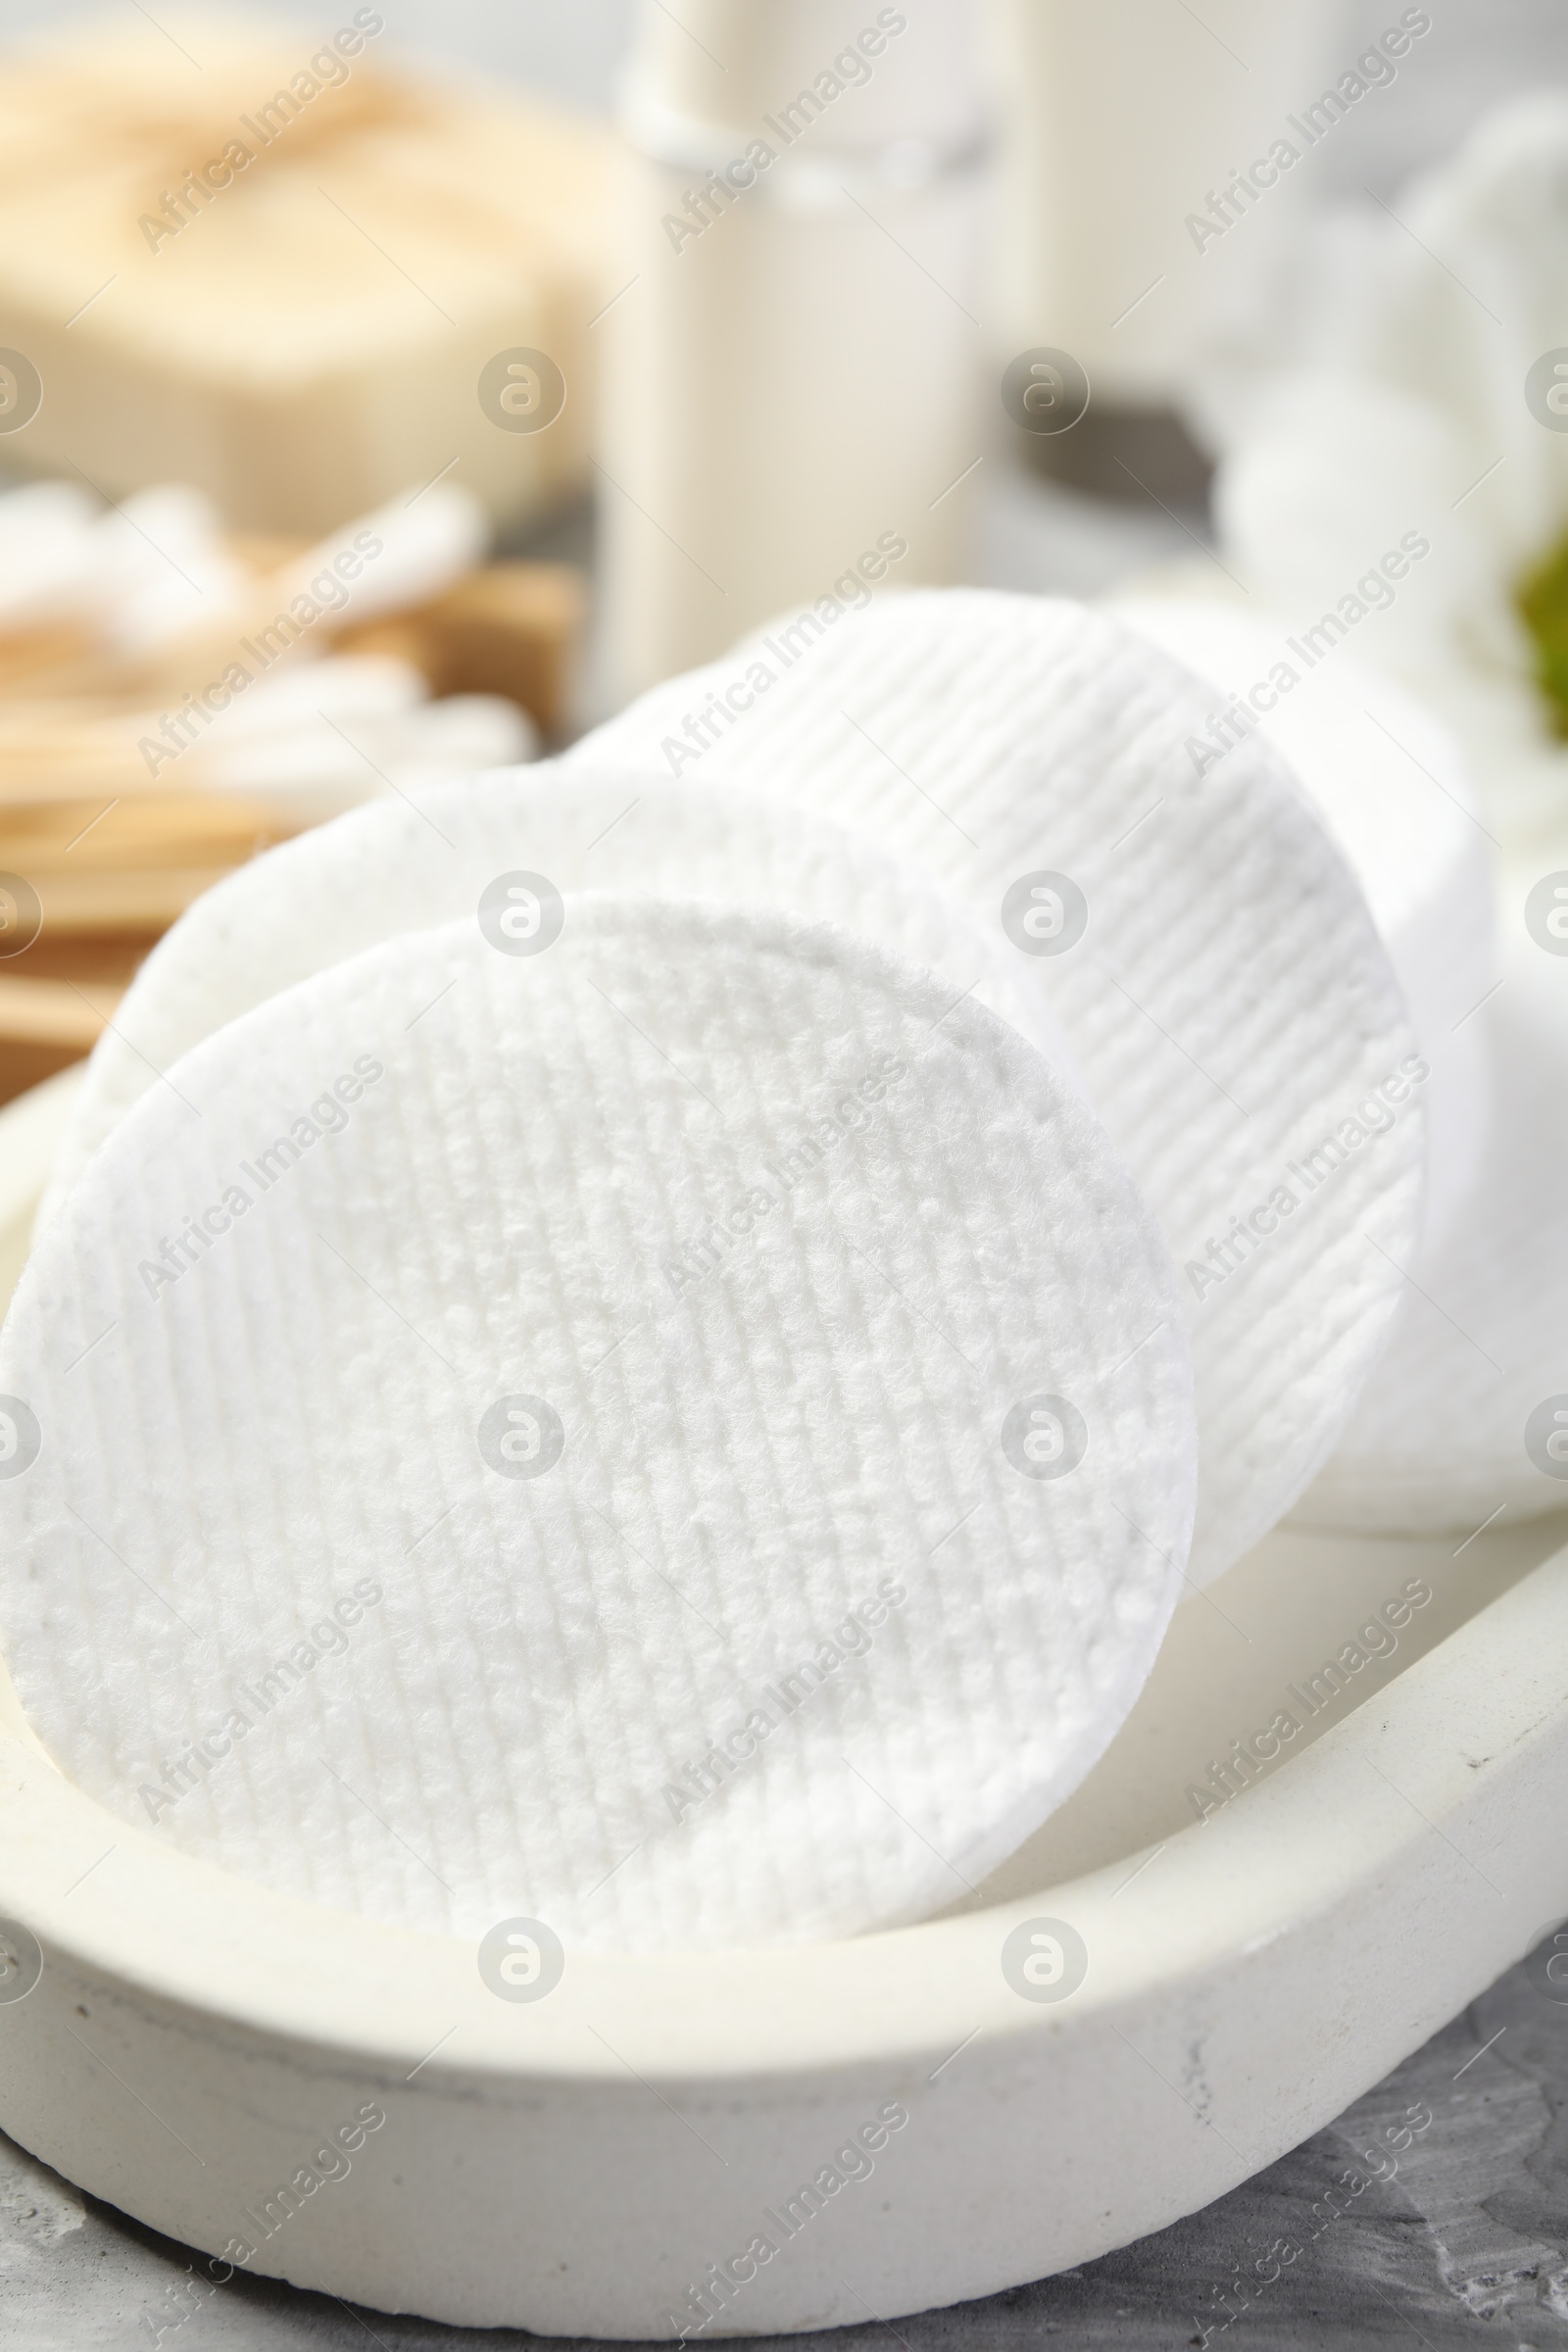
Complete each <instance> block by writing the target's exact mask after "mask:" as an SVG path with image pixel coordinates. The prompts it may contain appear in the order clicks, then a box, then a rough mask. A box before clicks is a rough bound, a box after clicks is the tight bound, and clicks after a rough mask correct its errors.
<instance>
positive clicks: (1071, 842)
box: [568, 590, 1423, 1580]
mask: <svg viewBox="0 0 1568 2352" xmlns="http://www.w3.org/2000/svg"><path fill="white" fill-rule="evenodd" d="M808 623H809V624H810V625H809V627H808V625H807V624H808ZM813 632H814V634H813ZM1212 710H1213V692H1212V689H1211V688H1210V687H1208V686H1206V685H1205V684H1203V683H1202V682H1201V680H1199V679H1197V678H1195V677H1194V676H1193V675H1192V674H1191V672H1189V671H1186V670H1184V669H1182V668H1181V667H1180V666H1179V665H1178V664H1177V663H1175V662H1172V661H1171V660H1170V659H1169V657H1168V656H1166V655H1164V654H1162V653H1160V652H1159V651H1158V650H1157V649H1156V648H1154V647H1153V646H1152V645H1150V644H1148V643H1147V642H1146V641H1145V640H1143V639H1141V638H1138V637H1135V636H1134V635H1133V634H1132V633H1131V632H1130V631H1128V630H1127V629H1126V628H1125V627H1124V626H1123V625H1122V624H1121V623H1120V622H1119V621H1116V620H1114V619H1112V618H1111V617H1109V616H1108V615H1107V614H1105V613H1098V612H1091V611H1088V610H1086V609H1085V608H1083V607H1081V606H1077V605H1071V604H1066V603H1058V602H1053V601H1044V600H1039V599H1033V598H1027V597H1009V596H1004V595H998V594H992V593H987V592H981V591H977V590H961V591H952V592H947V593H925V594H917V595H909V596H902V597H888V598H886V599H884V600H883V601H881V602H879V603H878V604H876V605H875V606H872V607H871V608H869V609H868V610H867V611H865V612H863V613H856V614H850V615H844V616H843V617H841V618H839V619H838V620H836V622H835V623H834V625H833V626H832V627H831V628H829V627H827V625H826V624H824V623H821V622H819V621H817V620H816V618H815V616H814V615H812V614H805V615H803V616H801V618H800V619H799V620H797V621H795V622H793V623H791V624H790V625H789V626H788V627H784V628H780V629H779V630H777V631H764V632H763V633H762V634H761V635H760V637H757V638H754V639H752V640H750V641H748V642H747V643H746V644H744V645H742V646H740V647H738V648H737V649H736V651H735V652H734V653H732V654H730V655H729V656H727V657H726V659H725V660H724V661H723V662H717V663H715V664H713V665H712V666H711V668H709V669H707V670H701V671H697V672H695V673H693V674H692V675H691V676H689V677H684V678H676V679H673V680H671V681H670V682H669V683H668V684H667V685H664V686H661V687H659V688H656V689H655V691H654V692H653V693H652V694H650V695H648V696H646V697H645V698H644V699H643V700H642V701H641V702H640V703H636V704H634V705H633V706H632V707H631V709H630V710H629V711H626V712H625V713H624V714H623V715H622V716H621V717H619V718H617V719H615V720H613V721H612V722H611V723H610V724H609V725H608V726H606V727H603V728H601V729H599V730H598V732H597V733H596V734H594V735H591V736H589V737H588V738H587V739H586V740H585V741H584V742H583V743H582V744H581V745H579V746H578V747H577V748H576V749H575V750H574V751H573V752H572V753H571V754H570V755H569V760H568V764H569V761H571V760H582V761H583V762H585V763H587V764H592V765H599V766H603V765H605V764H607V763H609V764H613V765H615V766H617V767H624V766H630V765H638V766H640V767H641V768H643V769H644V770H646V771H648V772H650V773H655V774H659V773H662V774H668V773H671V772H673V773H677V774H681V775H692V774H697V775H701V776H704V777H714V776H717V777H723V778H725V779H728V780H730V781H732V782H734V783H736V784H740V785H744V786H747V787H750V788H752V789H754V790H760V791H763V792H766V793H771V794H774V795H788V796H789V797H791V798H793V799H795V800H796V801H798V802H800V803H802V804H804V805H806V806H807V807H809V808H812V809H819V810H823V811H830V812H831V813H832V815H833V816H834V818H835V819H836V820H837V821H838V822H839V823H841V824H843V825H845V826H854V827H857V828H858V829H859V830H860V831H862V832H864V833H865V834H867V835H868V836H869V837H870V838H871V839H873V840H875V841H877V842H878V843H879V844H881V845H882V846H883V847H884V848H886V849H888V850H890V851H894V852H897V853H898V854H899V855H900V856H902V857H906V858H910V859H911V860H913V861H915V862H918V863H921V864H923V865H925V866H926V868H927V869H928V870H929V871H930V872H931V873H932V874H933V875H934V876H936V877H939V878H940V879H942V880H943V881H944V882H945V883H946V884H948V885H949V886H950V887H951V888H953V889H954V890H955V891H956V892H958V893H960V894H961V895H962V896H963V897H964V898H965V899H966V900H967V901H968V903H969V905H970V907H971V908H972V909H973V911H974V913H975V914H976V915H977V917H978V918H979V919H980V920H981V921H982V922H983V923H984V925H985V926H986V927H987V929H988V932H989V934H990V936H991V937H992V938H994V939H998V940H1001V941H1002V942H1004V943H1005V945H1006V946H1007V947H1009V948H1010V950H1011V951H1012V953H1013V954H1014V956H1016V959H1017V968H1018V971H1019V973H1020V975H1022V976H1023V977H1024V978H1025V980H1026V981H1027V982H1028V983H1029V984H1030V985H1032V986H1033V987H1034V988H1035V989H1037V990H1038V991H1039V992H1040V993H1041V995H1042V997H1043V999H1044V1001H1045V1002H1046V1003H1048V1004H1049V1005H1050V1006H1051V1008H1052V1010H1053V1011H1054V1013H1056V1014H1057V1015H1058V1016H1059V1018H1060V1020H1061V1023H1062V1026H1063V1028H1064V1029H1065V1031H1066V1034H1067V1040H1068V1043H1069V1045H1070V1046H1071V1048H1072V1050H1073V1053H1074V1054H1075V1055H1076V1057H1077V1060H1078V1063H1079V1066H1080V1068H1081V1069H1082V1071H1083V1074H1084V1079H1085V1082H1086V1084H1087V1086H1088V1089H1089V1095H1090V1100H1091V1101H1092V1103H1093V1104H1094V1106H1095V1108H1096V1110H1097V1111H1098V1112H1099V1114H1100V1116H1101V1118H1102V1119H1103V1122H1104V1124H1105V1127H1106V1129H1107V1130H1108V1132H1109V1134H1110V1137H1111V1140H1112V1142H1113V1143H1114V1144H1115V1145H1116V1146H1117V1148H1118V1150H1119V1151H1120V1152H1121V1155H1122V1157H1123V1159H1124V1160H1125V1162H1126V1164H1127V1166H1128V1168H1129V1170H1130V1171H1131V1173H1132V1174H1133V1176H1134V1178H1135V1179H1136V1181H1137V1182H1138V1184H1139V1185H1140V1187H1141V1188H1142V1190H1143V1192H1144V1195H1145V1197H1146V1199H1147V1200H1148V1201H1149V1204H1150V1206H1151V1207H1152V1210H1153V1212H1154V1214H1155V1216H1156V1218H1157V1219H1158V1222H1159V1225H1160V1228H1161V1231H1162V1232H1163V1234H1164V1236H1165V1240H1166V1243H1167V1245H1168V1247H1169V1249H1170V1251H1171V1254H1172V1256H1173V1257H1174V1258H1175V1260H1176V1262H1177V1264H1178V1266H1179V1267H1180V1268H1181V1269H1182V1296H1183V1306H1184V1311H1185V1313H1186V1316H1187V1319H1188V1322H1189V1326H1190V1329H1191V1335H1192V1345H1193V1357H1194V1369H1195V1376H1196V1381H1197V1391H1198V1411H1199V1434H1200V1474H1201V1483H1200V1505H1199V1524H1198V1534H1197V1537H1196V1539H1195V1544H1194V1553H1193V1562H1192V1573H1193V1575H1194V1576H1195V1578H1198V1579H1200V1580H1203V1579H1207V1578H1211V1577H1213V1576H1215V1575H1217V1574H1219V1572H1220V1571H1221V1570H1222V1569H1224V1568H1225V1567H1227V1566H1229V1564H1230V1563H1231V1562H1232V1561H1233V1560H1234V1559H1236V1558H1237V1557H1238V1556H1239V1555H1240V1554H1241V1553H1242V1552H1243V1551H1245V1550H1246V1549H1247V1548H1248V1547H1249V1546H1250V1544H1253V1543H1254V1542H1255V1541H1256V1540H1257V1539H1258V1538H1259V1537H1260V1536H1262V1535H1263V1534H1264V1533H1265V1532H1266V1531H1267V1529H1269V1528H1270V1527H1272V1526H1273V1525H1274V1523H1275V1522H1276V1521H1277V1520H1278V1519H1279V1518H1280V1516H1281V1515H1282V1514H1283V1513H1284V1512H1285V1511H1286V1510H1287V1509H1288V1508H1289V1506H1290V1505H1291V1503H1292V1502H1293V1501H1294V1500H1295V1499H1296V1497H1297V1496H1298V1495H1299V1494H1300V1492H1301V1490H1302V1488H1303V1487H1304V1486H1305V1485H1306V1484H1307V1482H1308V1480H1309V1479H1310V1478H1311V1476H1312V1474H1313V1473H1314V1471H1316V1470H1317V1469H1318V1467H1319V1466H1320V1465H1321V1463H1322V1462H1323V1460H1324V1458H1325V1457H1326V1455H1327V1454H1328V1452H1329V1451H1330V1449H1331V1448H1332V1446H1333V1444H1334V1442H1335V1440H1336V1439H1337V1438H1338V1436H1339V1435H1340V1433H1341V1431H1342V1430H1343V1429H1344V1428H1345V1427H1346V1425H1347V1423H1348V1420H1349V1418H1350V1416H1351V1414H1352V1412H1353V1411H1354V1409H1355V1401H1356V1397H1357V1396H1358V1395H1359V1393H1360V1390H1361V1387H1362V1385H1363V1383H1364V1381H1365V1379H1366V1376H1367V1373H1368V1372H1369V1370H1370V1369H1371V1366H1372V1364H1373V1362H1374V1361H1375V1359H1376V1357H1377V1354H1378V1351H1379V1349H1380V1348H1381V1347H1382V1345H1383V1342H1384V1340H1385V1338H1386V1336H1387V1332H1388V1329H1389V1325H1390V1321H1391V1318H1392V1316H1393V1314H1394V1312H1395V1309H1396V1307H1397V1303H1398V1299H1399V1296H1400V1293H1401V1290H1402V1288H1403V1284H1404V1275H1403V1272H1402V1271H1401V1269H1402V1268H1403V1266H1404V1265H1405V1264H1407V1263H1408V1259H1409V1254H1410V1251H1411V1250H1412V1249H1413V1247H1414V1244H1415V1240H1416V1236H1417V1232H1418V1227H1419V1220H1420V1215H1421V1170H1422V1159H1423V1136H1422V1124H1423V1105H1422V1097H1421V1085H1420V1081H1419V1080H1418V1081H1416V1082H1415V1083H1414V1084H1413V1085H1412V1083H1411V1079H1410V1073H1411V1072H1412V1071H1413V1070H1415V1069H1416V1067H1417V1064H1418V1061H1419V1056H1418V1055H1417V1054H1416V1049H1415V1041H1414V1038H1413V1036H1412V1033H1411V1030H1410V1026H1409V1022H1408V1020H1407V1017H1406V1015H1405V1011H1404V1008H1403V1005H1402V1003H1401V1000H1400V994H1399V989H1398V984H1397V980H1396V977H1395V974H1394V971H1393V968H1392V966H1391V964H1390V961H1389V957H1388V956H1387V954H1386V952H1385V951H1384V949H1383V948H1382V947H1381V945H1380V944H1379V941H1378V939H1377V936H1376V932H1375V930H1374V928H1373V924H1372V921H1371V918H1370V915H1369V914H1368V911H1367V908H1366V906H1365V903H1364V901H1363V899H1362V895H1361V892H1360V890H1359V888H1358V887H1357V884H1356V882H1355V879H1354V876H1353V875H1352V874H1351V873H1350V871H1349V869H1348V865H1347V863H1346V861H1345V858H1344V857H1343V855H1342V854H1341V852H1340V851H1339V850H1338V849H1337V848H1336V847H1335V845H1334V844H1333V842H1332V841H1331V840H1330V839H1329V836H1328V834H1327V832H1326V831H1325V829H1324V827H1323V825H1322V823H1321V822H1320V820H1319V819H1318V818H1317V816H1316V815H1315V814H1314V813H1313V811H1312V810H1311V809H1309V807H1308V806H1307V804H1306V802H1305V800H1304V799H1303V798H1302V796H1301V794H1300V793H1299V790H1298V788H1297V787H1296V785H1295V784H1294V783H1293V782H1292V780H1291V778H1290V777H1289V775H1288V774H1287V772H1286V770H1285V768H1284V766H1283V764H1282V763H1281V761H1280V760H1279V758H1278V756H1277V754H1276V753H1275V752H1274V751H1273V750H1272V749H1271V748H1270V747H1269V746H1268V745H1267V744H1266V743H1265V742H1264V741H1263V740H1262V739H1261V738H1260V737H1259V736H1258V735H1256V734H1252V735H1250V736H1247V737H1245V738H1244V739H1243V740H1242V741H1241V742H1239V743H1238V744H1237V745H1236V746H1235V748H1234V749H1233V750H1231V751H1230V752H1228V753H1227V754H1226V756H1225V758H1224V759H1223V760H1219V761H1218V762H1217V763H1214V762H1210V761H1206V760H1202V758H1201V749H1202V746H1203V745H1204V744H1205V743H1206V741H1207V729H1208V719H1209V715H1210V713H1211V711H1212ZM1401 1073H1402V1075H1401ZM1390 1090H1393V1091H1394V1093H1395V1095H1397V1103H1396V1104H1391V1092H1390ZM1391 1109H1392V1115H1391Z"/></svg>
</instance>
